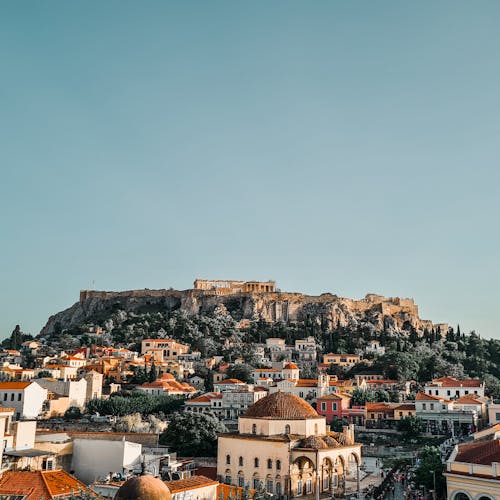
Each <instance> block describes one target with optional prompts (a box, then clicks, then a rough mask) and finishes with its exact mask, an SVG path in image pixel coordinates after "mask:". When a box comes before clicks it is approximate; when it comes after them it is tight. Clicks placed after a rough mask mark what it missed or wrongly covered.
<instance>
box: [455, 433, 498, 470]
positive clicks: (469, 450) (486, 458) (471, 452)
mask: <svg viewBox="0 0 500 500" xmlns="http://www.w3.org/2000/svg"><path fill="white" fill-rule="evenodd" d="M455 462H466V463H470V464H482V465H491V464H492V463H493V462H500V439H494V440H491V441H483V442H480V443H467V444H461V445H459V447H458V453H457V456H456V457H455Z"/></svg>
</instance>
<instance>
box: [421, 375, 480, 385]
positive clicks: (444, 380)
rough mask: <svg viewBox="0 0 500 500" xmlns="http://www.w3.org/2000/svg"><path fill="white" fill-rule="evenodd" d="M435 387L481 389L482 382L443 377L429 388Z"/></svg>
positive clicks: (435, 380) (434, 381) (437, 379)
mask: <svg viewBox="0 0 500 500" xmlns="http://www.w3.org/2000/svg"><path fill="white" fill-rule="evenodd" d="M433 385H434V386H439V387H481V381H480V380H479V379H465V380H458V379H456V378H453V377H441V378H436V379H434V380H433V381H432V383H431V384H429V386H433Z"/></svg>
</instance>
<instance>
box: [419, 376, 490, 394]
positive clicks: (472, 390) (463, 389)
mask: <svg viewBox="0 0 500 500" xmlns="http://www.w3.org/2000/svg"><path fill="white" fill-rule="evenodd" d="M424 392H425V393H426V394H430V395H432V396H438V397H440V398H445V399H458V398H460V397H462V396H466V395H468V394H474V395H475V396H484V383H482V382H481V381H480V380H478V379H464V380H458V379H456V378H453V377H441V378H437V379H434V380H433V381H432V382H431V383H429V384H426V386H425V389H424Z"/></svg>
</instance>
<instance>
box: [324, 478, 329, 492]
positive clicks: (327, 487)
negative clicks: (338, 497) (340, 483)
mask: <svg viewBox="0 0 500 500" xmlns="http://www.w3.org/2000/svg"><path fill="white" fill-rule="evenodd" d="M329 489H330V484H329V480H328V476H325V477H324V478H323V491H326V490H329Z"/></svg>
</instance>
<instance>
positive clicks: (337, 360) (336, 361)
mask: <svg viewBox="0 0 500 500" xmlns="http://www.w3.org/2000/svg"><path fill="white" fill-rule="evenodd" d="M360 360H361V357H360V356H358V355H357V354H334V353H333V352H330V353H328V354H324V355H323V364H324V365H336V366H341V367H342V368H352V367H353V366H354V365H355V364H356V363H359V362H360Z"/></svg>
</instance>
